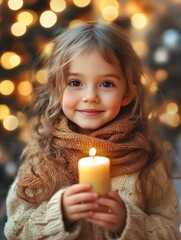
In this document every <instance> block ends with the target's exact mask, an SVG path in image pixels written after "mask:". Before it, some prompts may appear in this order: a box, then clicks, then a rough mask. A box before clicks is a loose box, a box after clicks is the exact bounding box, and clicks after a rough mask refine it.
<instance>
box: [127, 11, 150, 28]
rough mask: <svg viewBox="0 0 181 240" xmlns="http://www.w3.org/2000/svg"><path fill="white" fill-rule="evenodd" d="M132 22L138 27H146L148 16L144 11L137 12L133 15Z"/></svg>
mask: <svg viewBox="0 0 181 240" xmlns="http://www.w3.org/2000/svg"><path fill="white" fill-rule="evenodd" d="M131 24H132V26H133V27H134V28H137V29H141V28H144V27H145V26H146V25H147V17H146V16H145V15H144V14H143V13H135V14H133V16H132V17H131Z"/></svg>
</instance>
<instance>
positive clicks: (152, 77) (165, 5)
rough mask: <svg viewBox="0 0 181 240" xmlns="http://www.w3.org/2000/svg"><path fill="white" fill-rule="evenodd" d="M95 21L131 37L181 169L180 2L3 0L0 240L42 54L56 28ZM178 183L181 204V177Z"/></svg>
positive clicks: (167, 146) (176, 170)
mask: <svg viewBox="0 0 181 240" xmlns="http://www.w3.org/2000/svg"><path fill="white" fill-rule="evenodd" d="M90 20H98V21H102V22H114V23H116V24H118V25H119V26H120V27H121V28H123V29H124V30H125V31H126V32H127V34H128V35H129V37H130V40H131V43H132V45H133V47H134V49H135V51H136V52H137V54H138V55H139V57H140V58H141V60H142V62H143V65H144V68H145V72H146V77H144V78H143V79H142V82H143V84H145V85H146V87H147V89H148V91H149V93H150V95H151V96H152V98H153V99H154V102H155V105H154V109H153V112H152V113H150V118H154V117H155V116H157V118H158V119H159V132H161V135H162V139H163V140H162V143H163V147H164V150H165V151H166V153H167V154H168V155H169V156H170V157H171V158H172V159H173V164H172V165H173V174H174V175H175V176H177V175H179V174H181V131H180V130H181V0H152V1H147V0H120V1H118V0H100V1H96V0H92V1H91V0H44V1H41V0H26V1H25V0H24V1H23V0H16V1H15V0H6V1H5V0H4V1H3V0H0V239H1V240H3V239H5V237H4V235H3V228H4V223H5V221H6V208H5V200H6V196H7V192H8V189H9V187H10V185H11V183H12V181H13V180H14V177H15V175H16V172H17V169H18V166H19V156H20V154H21V152H22V149H23V148H24V146H25V144H26V143H27V142H28V140H29V137H28V136H29V131H28V119H29V113H28V111H27V107H26V106H27V104H28V102H29V100H30V95H31V93H32V91H33V86H34V85H36V84H42V83H43V82H44V81H46V72H45V71H41V70H39V69H38V61H37V59H38V58H39V56H41V58H43V57H44V56H47V55H48V54H49V53H50V51H51V44H49V42H48V41H49V40H50V39H51V38H52V37H54V36H56V35H57V33H59V32H61V31H62V30H63V29H64V28H66V27H69V26H72V25H76V24H79V23H80V22H84V21H90ZM36 62H37V64H35V63H36ZM33 73H34V74H35V76H36V77H35V79H33V80H32V74H33ZM174 182H175V185H176V188H177V190H178V193H179V197H180V204H181V181H180V180H175V181H174Z"/></svg>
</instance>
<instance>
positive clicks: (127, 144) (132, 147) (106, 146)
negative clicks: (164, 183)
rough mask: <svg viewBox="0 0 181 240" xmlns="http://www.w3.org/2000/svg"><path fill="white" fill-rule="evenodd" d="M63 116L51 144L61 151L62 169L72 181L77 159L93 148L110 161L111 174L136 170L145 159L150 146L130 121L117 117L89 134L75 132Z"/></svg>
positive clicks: (76, 175) (74, 179) (141, 166)
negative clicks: (62, 154)
mask: <svg viewBox="0 0 181 240" xmlns="http://www.w3.org/2000/svg"><path fill="white" fill-rule="evenodd" d="M70 126H71V123H69V122H68V120H67V119H66V118H63V119H62V120H61V121H60V122H59V123H58V124H56V126H55V127H54V130H53V132H52V134H53V144H54V145H56V146H57V147H58V148H61V149H63V152H64V160H65V161H64V167H63V169H64V172H65V174H66V175H67V176H69V179H70V180H71V182H72V183H76V182H77V181H78V171H77V168H78V160H79V159H80V158H82V157H85V156H88V155H89V150H90V148H92V147H95V148H96V149H97V154H96V155H102V156H106V157H108V158H109V159H110V162H111V176H118V175H120V174H130V173H135V172H137V171H139V170H140V169H142V168H143V166H144V164H145V163H146V161H147V156H148V152H149V145H148V141H147V139H146V137H145V136H144V135H143V134H142V133H141V132H138V131H137V130H136V124H134V123H132V122H131V121H128V120H127V121H125V120H122V119H117V120H116V121H113V122H112V123H110V124H109V125H107V126H104V127H102V128H100V129H98V130H95V131H93V132H91V133H90V134H89V135H84V134H80V133H77V132H76V131H75V128H74V130H73V127H70Z"/></svg>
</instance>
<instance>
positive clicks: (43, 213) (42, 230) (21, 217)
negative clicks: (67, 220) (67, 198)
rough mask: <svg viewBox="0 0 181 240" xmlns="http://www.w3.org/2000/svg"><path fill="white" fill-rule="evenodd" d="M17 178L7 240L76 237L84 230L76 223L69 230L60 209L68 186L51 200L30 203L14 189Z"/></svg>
mask: <svg viewBox="0 0 181 240" xmlns="http://www.w3.org/2000/svg"><path fill="white" fill-rule="evenodd" d="M16 184H17V180H15V182H14V183H13V184H12V186H11V188H10V191H9V193H8V197H7V201H6V206H7V222H6V224H5V229H4V232H5V236H6V237H7V239H8V240H14V239H20V240H21V239H22V240H24V239H27V240H40V239H41V240H43V239H46V240H52V239H54V240H60V239H62V240H73V239H76V238H77V236H78V235H79V233H80V231H81V224H80V222H77V223H75V224H73V225H72V226H71V229H69V231H67V230H66V229H65V226H64V222H63V216H62V212H61V197H62V193H63V192H64V190H65V189H61V190H59V191H58V192H56V193H55V194H54V195H53V196H52V198H51V199H50V200H49V201H48V202H43V203H41V204H40V205H38V204H31V203H27V202H25V201H24V200H22V199H20V198H19V197H18V196H17V194H16V191H15V188H16Z"/></svg>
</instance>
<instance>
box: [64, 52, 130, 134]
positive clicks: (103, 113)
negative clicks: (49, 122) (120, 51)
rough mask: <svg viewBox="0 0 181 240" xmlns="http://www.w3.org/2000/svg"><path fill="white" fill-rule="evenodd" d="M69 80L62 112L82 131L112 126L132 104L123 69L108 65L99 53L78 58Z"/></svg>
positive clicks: (72, 65) (86, 53)
mask: <svg viewBox="0 0 181 240" xmlns="http://www.w3.org/2000/svg"><path fill="white" fill-rule="evenodd" d="M114 60H116V59H114ZM116 62H117V63H118V61H116ZM66 78H67V79H66V87H65V89H64V92H63V99H62V110H63V112H64V114H65V116H66V117H67V118H68V119H69V120H71V121H72V122H74V123H75V124H76V125H78V126H79V128H80V130H82V131H84V130H95V129H98V128H100V127H101V126H103V125H104V124H106V123H108V122H110V121H111V120H113V119H114V118H115V117H116V116H117V115H118V113H119V111H120V108H121V106H125V105H127V104H128V103H129V102H130V101H131V100H132V98H131V97H130V96H126V95H125V92H126V83H125V79H124V76H123V74H122V71H121V70H120V67H119V66H115V65H112V64H110V63H108V62H107V61H106V60H105V59H104V58H103V57H102V56H101V55H100V54H99V53H98V52H95V51H92V52H85V53H80V54H79V55H77V56H76V57H75V58H74V59H73V60H72V61H71V63H70V66H69V69H68V73H67V77H66Z"/></svg>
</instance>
